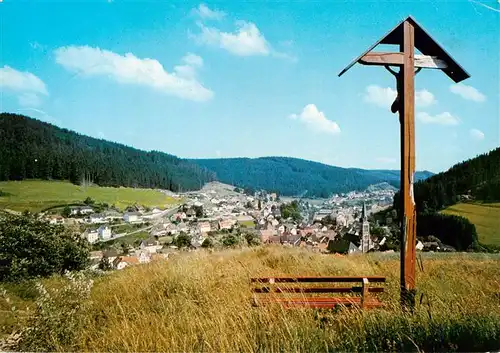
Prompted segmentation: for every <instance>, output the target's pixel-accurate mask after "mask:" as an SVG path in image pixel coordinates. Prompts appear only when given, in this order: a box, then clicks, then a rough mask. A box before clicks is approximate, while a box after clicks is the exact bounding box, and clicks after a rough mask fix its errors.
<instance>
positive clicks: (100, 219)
mask: <svg viewBox="0 0 500 353" xmlns="http://www.w3.org/2000/svg"><path fill="white" fill-rule="evenodd" d="M89 221H90V223H104V222H106V216H105V215H104V214H102V213H94V214H91V215H90V217H89Z"/></svg>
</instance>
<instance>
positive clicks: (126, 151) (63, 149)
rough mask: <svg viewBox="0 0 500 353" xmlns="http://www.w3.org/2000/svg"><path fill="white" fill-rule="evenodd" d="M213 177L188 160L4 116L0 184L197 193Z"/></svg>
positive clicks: (0, 131)
mask: <svg viewBox="0 0 500 353" xmlns="http://www.w3.org/2000/svg"><path fill="white" fill-rule="evenodd" d="M214 178H215V175H214V173H212V172H210V171H208V170H207V169H206V168H203V167H200V166H198V165H196V164H194V163H191V162H189V161H187V160H184V159H180V158H178V157H175V156H172V155H169V154H166V153H163V152H158V151H149V152H146V151H141V150H138V149H135V148H132V147H128V146H125V145H122V144H119V143H114V142H110V141H105V140H100V139H95V138H92V137H88V136H84V135H80V134H78V133H76V132H73V131H70V130H66V129H61V128H58V127H56V126H54V125H51V124H48V123H45V122H41V121H38V120H35V119H31V118H28V117H26V116H23V115H17V114H9V113H2V114H0V180H23V179H47V180H49V179H54V180H70V181H71V182H73V183H75V184H80V183H82V182H93V183H95V184H98V185H100V186H128V187H144V188H162V189H169V190H172V191H186V190H195V189H199V188H200V186H203V184H204V183H205V182H208V181H211V180H213V179H214Z"/></svg>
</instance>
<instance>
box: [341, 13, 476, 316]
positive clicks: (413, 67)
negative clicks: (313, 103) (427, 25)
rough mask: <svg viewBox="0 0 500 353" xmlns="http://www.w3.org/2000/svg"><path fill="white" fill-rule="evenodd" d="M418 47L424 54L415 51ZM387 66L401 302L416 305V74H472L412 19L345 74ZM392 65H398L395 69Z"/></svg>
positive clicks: (459, 78) (457, 77)
mask: <svg viewBox="0 0 500 353" xmlns="http://www.w3.org/2000/svg"><path fill="white" fill-rule="evenodd" d="M379 44H392V45H399V52H394V53H392V52H389V53H386V52H374V51H372V50H373V49H374V48H375V47H376V46H377V45H379ZM415 48H416V49H417V50H419V51H420V52H421V53H422V55H418V54H417V55H416V54H415ZM356 63H360V64H363V65H375V66H384V67H385V68H386V69H387V70H389V71H390V72H391V73H392V74H393V75H394V76H395V77H396V86H397V98H396V100H395V101H394V103H393V104H392V106H391V111H392V112H393V113H396V112H399V121H400V125H401V186H400V199H401V204H400V212H399V214H400V217H401V303H402V305H403V307H407V308H408V307H409V308H413V306H414V305H415V293H416V288H415V262H416V248H415V246H416V240H417V239H416V210H415V200H414V197H413V182H414V174H415V74H416V73H417V72H419V71H420V70H421V69H438V70H441V71H443V72H444V73H445V74H446V75H448V76H449V77H450V78H451V79H452V80H453V81H455V82H456V83H458V82H460V81H463V80H465V79H467V78H469V77H470V75H469V74H468V73H467V72H466V71H465V70H464V69H463V68H462V67H461V66H460V65H459V64H458V63H457V62H456V61H455V60H454V59H453V58H452V57H451V56H450V55H449V54H448V53H447V52H446V51H445V50H444V49H443V48H442V47H441V46H440V45H439V44H438V43H437V42H436V41H435V40H434V39H433V38H432V37H431V36H430V35H429V34H428V33H427V32H426V31H425V30H424V29H423V28H422V27H421V26H420V25H419V24H418V23H417V22H416V21H415V19H413V18H412V17H411V16H410V17H408V18H406V19H405V20H403V21H402V22H400V23H399V24H398V25H397V26H396V27H395V28H394V29H392V30H391V31H390V32H389V33H388V34H387V35H385V36H384V37H383V38H382V39H380V40H379V41H377V42H376V43H375V44H373V45H372V46H371V47H370V48H369V49H368V50H366V51H365V52H364V53H363V54H361V55H360V56H359V57H357V58H356V59H355V60H353V61H352V62H351V63H350V64H349V65H348V66H347V67H346V68H345V69H344V70H342V72H340V74H339V77H340V76H342V75H343V74H344V73H345V72H346V71H347V70H349V69H350V68H351V67H352V66H353V65H354V64H356ZM391 66H396V67H399V71H394V70H393V69H392V68H391Z"/></svg>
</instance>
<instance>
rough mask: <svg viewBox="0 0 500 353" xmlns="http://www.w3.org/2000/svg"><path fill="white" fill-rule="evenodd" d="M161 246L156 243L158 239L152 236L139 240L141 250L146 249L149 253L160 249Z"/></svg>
mask: <svg viewBox="0 0 500 353" xmlns="http://www.w3.org/2000/svg"><path fill="white" fill-rule="evenodd" d="M162 247H163V245H161V244H158V241H157V240H156V239H155V238H154V237H151V238H148V239H146V240H143V241H141V245H140V248H141V250H144V251H147V252H148V253H150V254H155V253H156V250H160V249H161V248H162Z"/></svg>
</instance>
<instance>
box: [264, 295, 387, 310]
mask: <svg viewBox="0 0 500 353" xmlns="http://www.w3.org/2000/svg"><path fill="white" fill-rule="evenodd" d="M256 303H257V305H266V304H281V305H283V306H285V307H290V308H291V307H309V308H334V307H335V306H337V305H344V306H359V305H361V298H359V297H330V298H287V299H284V298H275V299H265V300H258V301H257V302H256ZM365 306H368V307H380V306H383V303H382V302H380V301H379V300H378V299H377V298H370V299H369V300H368V301H366V303H365Z"/></svg>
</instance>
